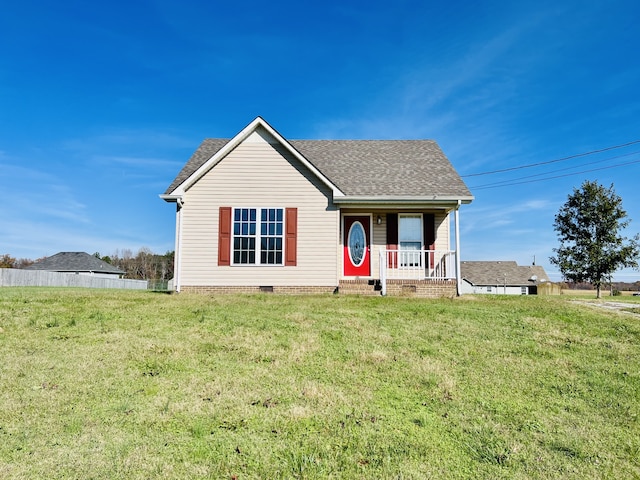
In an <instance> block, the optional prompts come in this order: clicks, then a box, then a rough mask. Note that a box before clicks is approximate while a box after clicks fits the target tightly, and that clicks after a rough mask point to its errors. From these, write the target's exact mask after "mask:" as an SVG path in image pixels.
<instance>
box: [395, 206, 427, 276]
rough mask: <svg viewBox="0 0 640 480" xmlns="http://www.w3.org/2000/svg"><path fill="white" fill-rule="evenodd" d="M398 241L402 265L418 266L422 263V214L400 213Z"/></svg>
mask: <svg viewBox="0 0 640 480" xmlns="http://www.w3.org/2000/svg"><path fill="white" fill-rule="evenodd" d="M398 242H399V244H400V245H399V247H400V265H401V266H403V267H407V266H410V267H418V266H420V265H421V264H422V261H421V259H422V258H421V257H422V255H421V253H420V250H422V215H421V214H412V215H409V214H400V215H399V216H398Z"/></svg>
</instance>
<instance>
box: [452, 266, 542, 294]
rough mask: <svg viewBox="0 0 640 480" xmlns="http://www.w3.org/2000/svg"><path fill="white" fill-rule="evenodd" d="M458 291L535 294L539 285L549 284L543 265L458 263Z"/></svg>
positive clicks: (465, 292)
mask: <svg viewBox="0 0 640 480" xmlns="http://www.w3.org/2000/svg"><path fill="white" fill-rule="evenodd" d="M460 266H461V271H462V291H461V293H462V294H467V293H489V294H507V295H537V294H538V288H539V287H540V286H541V285H545V284H548V283H549V276H548V275H547V274H546V272H545V271H544V268H542V267H541V266H537V265H532V266H528V265H527V266H519V265H518V264H517V263H516V262H512V261H506V262H505V261H486V262H470V261H463V262H461V265H460Z"/></svg>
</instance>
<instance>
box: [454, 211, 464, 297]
mask: <svg viewBox="0 0 640 480" xmlns="http://www.w3.org/2000/svg"><path fill="white" fill-rule="evenodd" d="M461 203H462V202H461V201H460V200H458V205H457V206H456V209H455V211H454V212H453V215H454V218H455V223H456V226H455V228H456V290H457V294H458V296H460V295H461V291H462V278H461V270H460V218H459V213H458V210H459V209H460V204H461Z"/></svg>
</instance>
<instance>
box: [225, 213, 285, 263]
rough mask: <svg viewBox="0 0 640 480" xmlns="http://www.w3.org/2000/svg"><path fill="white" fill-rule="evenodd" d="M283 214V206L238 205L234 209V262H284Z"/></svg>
mask: <svg viewBox="0 0 640 480" xmlns="http://www.w3.org/2000/svg"><path fill="white" fill-rule="evenodd" d="M283 217H284V209H282V208H235V209H234V211H233V263H234V264H235V265H256V264H257V265H282V264H283V243H284V241H283V236H284V227H283V225H284V220H283ZM258 226H259V228H258Z"/></svg>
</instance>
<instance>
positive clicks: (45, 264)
mask: <svg viewBox="0 0 640 480" xmlns="http://www.w3.org/2000/svg"><path fill="white" fill-rule="evenodd" d="M25 270H47V271H50V272H95V273H112V274H124V273H126V272H124V271H123V270H120V269H119V268H116V267H114V266H113V265H110V264H108V263H107V262H104V261H102V260H100V259H99V258H96V257H94V256H93V255H89V254H88V253H85V252H60V253H56V254H55V255H52V256H50V257H47V258H45V259H43V260H40V261H39V262H36V263H34V264H32V265H29V266H28V267H26V268H25Z"/></svg>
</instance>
